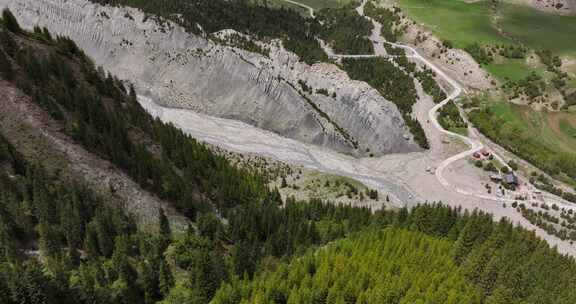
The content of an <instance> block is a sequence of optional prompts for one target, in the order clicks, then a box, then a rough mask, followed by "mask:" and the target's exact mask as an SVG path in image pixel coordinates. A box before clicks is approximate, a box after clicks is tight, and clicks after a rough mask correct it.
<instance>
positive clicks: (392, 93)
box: [342, 57, 430, 149]
mask: <svg viewBox="0 0 576 304" xmlns="http://www.w3.org/2000/svg"><path fill="white" fill-rule="evenodd" d="M342 64H343V68H344V69H345V70H346V71H347V72H348V75H349V76H350V78H352V79H357V80H362V81H366V82H367V83H368V84H369V85H370V86H372V87H373V88H375V89H376V90H378V92H380V94H382V96H384V97H385V98H386V99H387V100H390V101H392V102H394V103H395V104H396V106H397V107H398V110H400V113H402V116H403V117H404V121H405V122H406V125H408V127H409V128H410V132H411V133H412V134H413V135H414V140H415V141H416V142H417V143H418V144H419V145H420V147H422V148H424V149H428V148H429V147H430V144H429V143H428V139H427V138H426V134H425V133H424V130H423V129H422V126H421V125H420V123H419V122H418V120H416V119H415V118H414V117H413V116H412V107H413V106H414V104H415V103H416V101H417V100H418V96H417V92H416V87H415V86H414V81H413V80H412V77H410V72H408V71H407V70H406V71H405V70H402V69H400V68H399V67H397V66H396V65H394V63H392V62H390V61H389V60H388V59H386V58H382V57H377V58H362V59H355V58H345V59H344V60H343V61H342Z"/></svg>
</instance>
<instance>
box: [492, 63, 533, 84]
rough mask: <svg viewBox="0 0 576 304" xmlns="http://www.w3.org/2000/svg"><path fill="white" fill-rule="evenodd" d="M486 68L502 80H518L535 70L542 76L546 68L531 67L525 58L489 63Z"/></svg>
mask: <svg viewBox="0 0 576 304" xmlns="http://www.w3.org/2000/svg"><path fill="white" fill-rule="evenodd" d="M485 68H486V70H487V71H488V72H490V73H491V74H492V75H494V76H496V77H497V78H498V79H500V80H513V81H517V80H520V79H524V78H526V76H528V75H530V74H531V73H532V72H533V71H534V72H536V74H538V75H540V76H543V75H544V68H533V67H530V66H528V65H527V64H526V60H524V59H505V60H504V61H502V62H498V63H491V64H488V65H486V66H485Z"/></svg>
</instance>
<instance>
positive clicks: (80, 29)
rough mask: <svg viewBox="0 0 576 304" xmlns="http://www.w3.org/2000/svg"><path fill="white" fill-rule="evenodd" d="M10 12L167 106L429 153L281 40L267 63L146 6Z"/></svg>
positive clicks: (393, 110)
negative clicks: (72, 44) (151, 13)
mask: <svg viewBox="0 0 576 304" xmlns="http://www.w3.org/2000/svg"><path fill="white" fill-rule="evenodd" d="M4 7H8V8H10V9H11V11H12V12H13V13H14V15H16V17H17V18H18V19H19V21H20V23H21V25H22V26H24V27H26V28H32V27H33V26H35V25H39V26H43V27H44V26H45V27H47V28H48V29H49V30H50V31H51V32H52V33H54V34H58V35H65V36H69V37H71V38H72V39H73V40H75V41H76V43H77V44H78V45H79V46H80V47H81V48H82V49H84V51H85V52H86V53H87V55H88V56H90V57H91V58H92V59H93V60H94V61H95V63H96V64H97V65H100V66H102V67H103V68H104V69H106V70H108V71H110V72H111V73H112V74H114V75H116V76H117V77H119V78H120V79H125V80H128V81H130V82H132V83H133V84H134V85H135V86H136V88H137V89H138V90H139V93H140V94H143V95H146V96H148V97H151V98H152V99H153V100H155V101H156V102H157V103H159V104H161V105H163V106H167V107H175V108H185V109H191V110H194V111H197V112H200V113H205V114H209V115H214V116H218V117H224V118H232V119H237V120H241V121H243V122H246V123H249V124H252V125H254V126H257V127H260V128H263V129H266V130H270V131H273V132H276V133H278V134H281V135H283V136H286V137H290V138H294V139H297V140H299V141H302V142H305V143H312V144H316V145H320V146H324V147H327V148H330V149H333V150H336V151H339V152H344V153H348V154H352V155H355V156H365V155H368V154H374V155H376V156H378V155H382V154H388V153H405V152H412V151H416V150H418V149H419V148H418V146H417V145H416V144H415V142H414V141H413V140H412V139H411V135H410V136H407V134H409V131H408V129H407V127H406V126H405V123H404V120H403V118H402V115H401V114H400V112H399V111H398V109H397V107H396V106H395V105H394V104H393V103H392V102H390V101H387V100H385V99H384V98H383V97H382V96H381V95H380V94H379V93H378V92H377V91H376V90H374V89H373V88H371V87H370V86H369V85H367V84H366V83H364V82H358V81H354V80H351V79H350V78H349V77H348V76H347V74H346V73H345V72H344V71H342V70H340V69H339V68H338V67H337V66H336V65H333V64H327V63H322V64H314V65H307V64H305V63H303V62H300V61H299V58H298V56H296V55H295V54H293V53H291V52H288V51H286V50H285V49H284V48H283V47H282V45H281V43H280V42H279V41H272V42H270V43H268V44H266V45H264V46H265V47H267V48H268V49H269V50H270V52H269V55H268V56H265V55H261V54H257V53H252V52H248V51H245V50H242V49H238V48H235V47H231V46H225V45H222V44H219V43H215V42H213V41H211V40H209V39H205V38H203V37H200V36H196V35H193V34H190V33H186V31H185V30H184V29H183V28H181V27H180V26H178V25H176V24H174V23H171V22H157V21H155V18H146V16H145V15H144V13H142V12H140V11H138V10H136V9H132V8H118V7H110V6H100V5H97V4H93V3H91V2H88V1H86V0H0V8H4ZM235 34H236V33H234V31H231V30H225V31H222V32H219V33H217V35H218V36H219V37H222V38H225V37H227V36H229V35H235ZM262 45H263V44H262ZM302 84H305V85H302ZM310 88H311V89H310ZM318 90H320V91H318ZM406 138H408V139H406Z"/></svg>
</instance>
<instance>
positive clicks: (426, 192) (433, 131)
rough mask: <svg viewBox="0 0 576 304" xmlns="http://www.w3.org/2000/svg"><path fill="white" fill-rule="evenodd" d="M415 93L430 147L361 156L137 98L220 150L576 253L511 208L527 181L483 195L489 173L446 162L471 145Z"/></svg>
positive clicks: (461, 162) (555, 201)
mask: <svg viewBox="0 0 576 304" xmlns="http://www.w3.org/2000/svg"><path fill="white" fill-rule="evenodd" d="M359 12H360V14H362V12H361V9H360V10H359ZM375 29H376V30H378V29H379V27H378V26H376V27H375ZM375 33H376V31H375ZM375 35H376V34H375ZM375 35H373V36H375ZM373 41H377V42H378V44H380V43H381V42H382V41H381V39H373ZM419 91H420V92H419V96H420V98H419V101H418V103H417V104H416V105H415V109H414V113H415V115H416V118H417V119H418V121H419V122H420V123H421V125H422V126H423V128H424V130H425V132H426V136H427V138H428V139H429V141H430V145H431V149H430V150H429V151H426V152H415V153H408V154H391V155H386V156H383V157H378V158H364V159H355V158H353V157H350V156H347V155H343V154H340V153H336V152H333V151H329V150H327V149H322V148H319V147H316V146H312V145H307V144H303V143H300V142H298V141H295V140H291V139H287V138H284V137H281V136H279V135H277V134H274V133H272V132H268V131H264V130H261V129H258V128H256V127H253V126H250V125H247V124H244V123H241V122H238V121H234V120H228V119H222V118H215V117H211V116H207V115H202V114H198V113H195V112H192V111H189V110H182V109H172V108H164V107H160V106H158V105H157V104H156V103H155V102H154V101H152V100H151V99H149V98H146V97H144V96H140V102H141V104H142V106H143V107H144V108H145V109H146V110H148V112H150V113H151V114H152V115H154V116H156V117H159V118H160V119H162V120H163V121H166V122H172V123H174V124H175V125H176V126H178V127H180V128H181V129H183V130H184V131H185V132H187V133H188V134H190V135H192V136H193V137H195V138H198V139H199V140H202V141H205V142H208V143H210V144H214V145H217V146H220V147H222V148H224V149H229V150H233V151H237V152H241V153H255V154H259V155H263V156H267V157H271V158H274V159H277V160H280V161H283V162H286V163H292V164H298V165H302V166H304V167H306V168H310V169H314V170H318V171H321V172H326V173H330V174H337V175H342V176H346V177H350V178H353V179H356V180H358V181H360V182H362V183H364V184H366V185H367V186H368V187H372V188H375V189H378V190H379V191H380V192H381V193H383V194H385V195H388V196H389V197H390V199H391V203H392V205H394V206H395V207H402V206H413V205H415V204H417V203H420V202H424V201H442V202H444V203H446V204H449V205H452V206H461V207H462V208H464V209H468V210H474V209H476V208H477V209H479V210H483V211H486V212H489V213H491V214H494V216H495V217H496V218H497V219H499V218H501V217H508V218H509V219H511V220H512V221H513V222H515V223H517V224H519V225H521V226H523V227H525V228H528V229H534V230H535V231H536V233H537V235H539V236H540V237H542V238H544V239H546V240H547V241H548V243H549V244H550V245H551V246H557V247H558V250H559V251H560V252H562V253H565V254H571V255H576V247H574V246H573V245H571V244H570V243H569V242H568V241H562V240H560V239H559V238H557V237H555V236H552V235H550V234H548V233H547V232H546V231H544V230H542V229H540V228H538V227H536V226H534V225H533V224H531V223H530V222H529V221H528V220H527V219H525V218H524V217H523V216H522V215H521V214H520V213H519V212H518V211H517V210H516V209H515V208H512V207H511V206H510V205H511V203H512V202H513V201H515V197H514V196H515V195H518V194H523V193H528V195H530V193H531V191H532V190H533V189H531V186H529V185H528V183H527V182H526V183H525V184H524V185H523V186H522V188H521V190H520V191H517V192H509V193H507V195H505V196H504V197H502V198H500V197H497V196H495V195H494V194H490V195H489V194H487V193H486V186H488V185H490V181H489V179H488V178H487V174H486V173H485V172H482V171H480V170H479V169H477V168H474V167H473V166H472V165H471V164H469V163H468V160H467V159H466V158H463V157H462V158H458V159H459V160H458V161H454V162H446V161H445V160H446V159H447V158H448V157H450V156H452V155H455V154H458V153H461V154H462V155H466V154H465V153H463V151H465V150H468V149H469V148H468V147H466V145H465V144H464V143H463V142H461V141H460V140H459V139H457V138H450V137H448V136H447V135H446V134H443V133H442V132H440V130H439V129H438V128H437V127H436V126H434V123H433V122H431V121H430V119H429V112H430V110H431V109H432V108H433V107H434V106H435V104H434V103H433V102H432V100H431V98H430V97H429V96H426V95H425V94H424V93H423V92H422V91H421V88H419ZM472 137H473V140H474V141H477V142H481V138H480V137H479V136H476V135H474V132H472ZM442 163H444V165H446V167H445V168H444V169H445V170H443V172H445V174H443V173H442V172H441V173H440V177H442V179H444V180H445V182H444V183H441V182H440V181H439V180H440V178H438V177H437V175H438V174H436V175H435V174H434V173H435V170H436V166H439V164H442ZM524 182H525V181H524ZM443 184H444V185H443ZM493 186H494V185H493ZM538 203H546V204H549V205H551V204H557V205H560V206H561V207H563V208H566V209H576V206H573V205H571V204H566V203H564V202H563V201H562V200H559V199H558V198H556V197H553V196H546V197H545V198H540V200H539V201H538ZM375 204H377V205H375ZM380 204H381V203H373V206H371V207H373V208H380V207H383V206H379V205H380Z"/></svg>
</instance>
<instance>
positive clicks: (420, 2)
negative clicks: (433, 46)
mask: <svg viewBox="0 0 576 304" xmlns="http://www.w3.org/2000/svg"><path fill="white" fill-rule="evenodd" d="M398 4H399V5H400V7H401V8H402V9H403V10H404V11H405V12H406V13H407V14H408V15H409V16H410V17H411V18H412V19H414V20H416V21H418V22H420V23H422V24H424V25H425V26H427V27H428V28H429V29H430V30H431V31H432V32H433V33H434V34H435V35H436V36H438V37H439V38H440V39H442V40H446V41H450V42H451V43H452V45H453V46H454V47H456V48H462V49H464V48H466V47H467V46H470V45H472V44H474V43H480V44H481V45H492V46H493V45H510V44H518V43H522V44H523V45H525V46H526V47H528V48H530V49H534V50H540V49H549V50H551V51H552V52H553V53H554V54H557V55H569V56H576V17H575V16H556V15H550V14H545V13H543V12H540V11H537V10H535V9H532V8H529V7H526V6H521V5H518V4H511V3H501V4H500V5H499V6H498V9H497V10H494V9H492V8H491V7H490V2H489V1H479V2H474V3H467V2H465V1H462V0H398ZM496 17H497V18H496ZM495 20H498V21H497V22H496V21H495ZM485 68H486V70H487V71H488V72H490V73H491V74H492V75H494V76H495V77H497V78H498V79H500V80H503V81H504V80H512V81H517V80H520V79H523V78H525V77H526V76H528V75H529V74H530V73H532V71H535V72H536V73H537V74H539V75H543V74H542V73H543V71H544V69H543V68H541V67H538V68H535V67H533V66H530V65H528V64H526V62H525V60H522V59H505V60H504V61H502V62H498V63H491V64H488V65H486V66H485ZM568 84H569V86H570V87H573V84H572V83H570V82H569V83H568Z"/></svg>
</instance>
